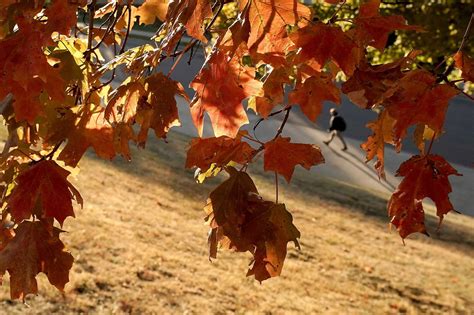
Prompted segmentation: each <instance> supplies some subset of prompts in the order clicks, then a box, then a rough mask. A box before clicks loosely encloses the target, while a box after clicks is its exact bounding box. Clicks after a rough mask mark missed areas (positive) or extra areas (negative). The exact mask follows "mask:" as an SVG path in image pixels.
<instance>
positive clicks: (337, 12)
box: [329, 0, 346, 23]
mask: <svg viewBox="0 0 474 315" xmlns="http://www.w3.org/2000/svg"><path fill="white" fill-rule="evenodd" d="M345 4H346V0H344V1H342V2H341V4H340V5H339V8H337V10H336V11H335V12H334V14H333V15H332V16H331V18H330V19H329V23H334V22H335V21H336V17H337V15H338V14H339V12H340V11H341V9H342V7H343V6H344V5H345Z"/></svg>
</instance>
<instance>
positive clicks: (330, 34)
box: [290, 23, 360, 75]
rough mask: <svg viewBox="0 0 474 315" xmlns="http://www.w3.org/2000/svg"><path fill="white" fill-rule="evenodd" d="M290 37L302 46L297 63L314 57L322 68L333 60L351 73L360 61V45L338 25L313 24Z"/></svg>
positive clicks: (347, 72) (345, 71)
mask: <svg viewBox="0 0 474 315" xmlns="http://www.w3.org/2000/svg"><path fill="white" fill-rule="evenodd" d="M290 38H291V40H292V41H293V43H294V45H295V46H296V47H299V48H301V49H300V50H299V51H298V54H297V56H296V58H295V63H304V62H306V61H307V60H310V59H313V58H314V60H315V61H316V62H317V63H318V64H319V65H320V67H321V68H322V67H324V65H325V64H326V62H327V61H329V60H333V61H334V62H335V63H336V64H337V65H338V66H339V67H340V68H341V70H342V71H343V72H344V73H345V74H346V75H351V74H352V73H353V72H354V70H355V68H356V66H357V65H358V63H359V60H360V52H359V46H358V45H357V44H356V43H355V42H354V41H353V40H352V39H351V38H350V37H349V36H348V35H347V34H346V33H344V32H343V31H342V29H341V28H340V27H338V26H330V25H326V24H323V23H316V24H311V25H308V26H306V27H303V28H301V29H299V30H297V31H296V32H294V33H291V34H290Z"/></svg>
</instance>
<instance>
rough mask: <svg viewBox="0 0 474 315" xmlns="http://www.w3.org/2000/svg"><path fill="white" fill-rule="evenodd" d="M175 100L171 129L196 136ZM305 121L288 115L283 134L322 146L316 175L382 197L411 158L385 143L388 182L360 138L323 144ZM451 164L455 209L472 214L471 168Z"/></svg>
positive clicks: (207, 130) (270, 125)
mask: <svg viewBox="0 0 474 315" xmlns="http://www.w3.org/2000/svg"><path fill="white" fill-rule="evenodd" d="M178 103H179V113H180V119H181V122H182V127H180V128H176V129H174V130H176V131H177V132H181V133H184V134H187V135H190V136H197V132H196V128H195V127H194V125H193V123H192V121H191V117H190V114H189V108H188V104H187V103H186V102H185V101H184V100H183V99H181V98H179V99H178ZM295 113H296V112H295ZM249 120H250V121H251V123H250V126H253V125H254V122H255V121H256V120H257V117H256V116H255V115H253V114H252V113H249ZM305 120H306V118H304V117H302V116H301V115H298V114H296V115H290V119H289V120H288V122H287V125H286V127H285V129H284V131H283V134H282V135H283V136H286V137H291V139H292V141H293V142H301V143H315V144H317V145H319V146H320V147H321V150H322V152H323V155H324V157H325V159H326V163H325V164H322V165H318V166H315V167H313V168H312V169H311V172H313V173H314V174H315V176H325V177H329V178H331V179H334V180H337V181H341V182H344V183H346V184H350V185H354V186H357V187H361V188H363V189H367V190H371V191H373V192H377V193H380V194H381V195H384V196H388V195H389V194H390V193H392V192H393V190H394V189H395V187H396V186H397V185H398V183H399V181H400V179H399V178H397V177H395V176H394V174H395V172H396V170H397V169H398V166H399V165H400V164H401V163H402V162H403V161H405V160H407V159H409V158H410V156H411V153H408V152H401V153H399V154H397V153H396V152H395V151H394V150H393V149H391V148H389V147H388V146H387V148H386V156H385V170H386V176H387V181H386V182H384V181H380V180H379V179H378V176H377V174H376V172H375V171H374V169H373V167H372V165H371V163H369V164H366V163H365V162H364V161H365V152H364V151H362V150H361V149H360V148H359V145H360V143H361V141H360V140H357V139H351V138H346V142H347V145H348V150H347V151H345V152H344V151H341V150H340V148H341V147H342V145H341V144H340V143H339V142H338V139H337V138H336V139H334V141H333V142H332V143H331V144H330V145H329V146H326V145H324V144H323V143H322V141H323V140H325V139H326V138H327V136H328V135H327V132H326V131H325V130H322V129H321V128H319V127H318V126H317V125H313V126H309V125H308V123H307V122H306V121H305ZM205 121H206V124H205V127H204V136H205V137H206V136H212V135H213V132H212V128H211V126H210V123H209V119H208V117H206V120H205ZM280 122H281V121H280V120H278V119H270V120H267V121H264V122H262V123H261V124H260V125H259V127H258V129H257V136H258V137H259V139H260V140H261V141H265V140H266V139H269V138H271V137H272V136H273V135H274V134H275V132H276V130H277V129H278V127H279V126H280ZM453 166H454V167H455V168H456V169H457V170H458V171H459V172H460V173H462V174H463V176H462V177H458V176H451V177H450V180H451V183H452V186H453V192H452V193H451V194H450V196H451V200H452V202H453V204H454V206H455V209H456V210H457V211H459V212H461V213H465V214H468V215H471V216H474V207H473V202H472V200H471V199H470V198H471V194H472V193H473V189H472V188H473V187H474V169H473V168H469V167H466V166H463V165H459V164H454V165H453Z"/></svg>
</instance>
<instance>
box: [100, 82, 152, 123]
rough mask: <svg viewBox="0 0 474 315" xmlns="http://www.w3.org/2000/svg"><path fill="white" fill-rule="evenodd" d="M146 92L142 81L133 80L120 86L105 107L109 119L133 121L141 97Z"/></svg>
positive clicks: (124, 121) (123, 121)
mask: <svg viewBox="0 0 474 315" xmlns="http://www.w3.org/2000/svg"><path fill="white" fill-rule="evenodd" d="M145 94H146V91H145V88H144V86H143V84H142V83H141V82H137V81H132V82H129V83H127V84H124V85H121V86H119V87H118V89H117V91H116V93H115V94H114V96H113V97H112V98H111V99H110V100H109V102H108V104H107V107H106V109H105V118H106V119H107V120H108V121H114V122H122V123H132V122H133V120H134V119H135V115H136V114H137V106H138V102H139V100H140V98H141V97H143V96H144V95H145Z"/></svg>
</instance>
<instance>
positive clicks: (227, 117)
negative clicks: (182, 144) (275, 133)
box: [190, 52, 262, 137]
mask: <svg viewBox="0 0 474 315" xmlns="http://www.w3.org/2000/svg"><path fill="white" fill-rule="evenodd" d="M190 86H191V87H192V88H193V89H194V90H195V91H196V95H195V96H194V99H193V101H192V102H191V115H192V118H193V122H194V125H195V126H196V128H197V130H198V133H199V135H200V136H201V135H202V130H203V120H204V112H207V113H208V114H209V117H210V118H211V124H212V127H213V129H214V134H215V135H216V136H222V135H225V136H229V137H235V136H236V135H237V133H238V131H239V128H240V127H241V126H242V125H244V124H246V123H248V118H247V114H246V113H245V110H244V107H243V105H242V100H244V99H245V98H247V97H249V96H251V95H262V83H261V82H260V81H258V80H256V79H255V70H254V69H253V68H249V67H244V66H241V65H240V64H239V62H238V60H236V59H235V58H234V59H231V60H228V59H227V57H226V55H225V54H224V53H222V52H217V53H216V54H214V55H213V56H212V57H211V58H210V60H208V61H207V68H203V69H202V70H201V72H200V73H199V74H198V75H197V77H196V78H195V79H194V80H193V82H191V84H190Z"/></svg>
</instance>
